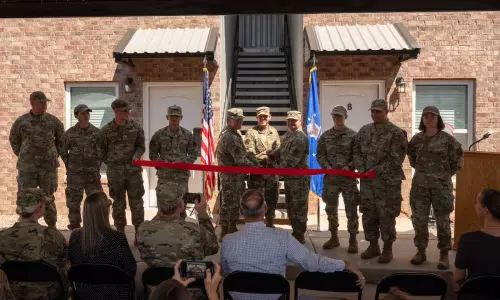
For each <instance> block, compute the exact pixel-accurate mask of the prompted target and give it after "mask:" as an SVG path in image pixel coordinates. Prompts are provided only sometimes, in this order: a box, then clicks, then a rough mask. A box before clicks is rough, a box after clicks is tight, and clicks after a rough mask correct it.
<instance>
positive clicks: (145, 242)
mask: <svg viewBox="0 0 500 300" xmlns="http://www.w3.org/2000/svg"><path fill="white" fill-rule="evenodd" d="M164 185H165V188H166V190H168V191H169V193H166V194H164V196H163V197H162V198H158V215H157V216H156V217H154V218H153V220H151V221H145V222H144V223H143V224H142V225H141V226H139V230H138V234H137V241H138V248H139V252H140V253H141V259H142V260H143V261H144V262H145V263H146V264H147V265H148V266H150V267H158V266H169V267H173V266H174V265H175V263H176V261H177V260H179V259H188V260H202V259H203V258H204V257H206V256H209V255H213V254H216V253H217V252H218V251H219V244H218V243H217V236H216V235H215V229H214V227H213V225H212V221H211V220H210V217H209V216H208V214H207V201H206V200H205V199H204V198H203V197H202V199H201V201H200V202H196V203H195V210H196V212H197V215H198V222H199V225H198V224H195V223H192V222H187V221H185V220H184V219H183V218H182V217H181V213H182V212H183V211H184V209H185V205H184V201H182V197H183V195H184V187H182V186H180V185H179V184H178V183H177V182H174V181H169V182H166V183H165V184H164ZM188 291H189V292H190V294H191V295H192V296H193V299H205V298H206V296H205V295H204V293H203V291H202V290H200V289H188Z"/></svg>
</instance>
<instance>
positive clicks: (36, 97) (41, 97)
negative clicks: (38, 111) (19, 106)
mask: <svg viewBox="0 0 500 300" xmlns="http://www.w3.org/2000/svg"><path fill="white" fill-rule="evenodd" d="M30 100H33V101H37V102H47V101H50V99H49V98H47V96H45V94H44V93H43V92H41V91H35V92H33V93H31V95H30Z"/></svg>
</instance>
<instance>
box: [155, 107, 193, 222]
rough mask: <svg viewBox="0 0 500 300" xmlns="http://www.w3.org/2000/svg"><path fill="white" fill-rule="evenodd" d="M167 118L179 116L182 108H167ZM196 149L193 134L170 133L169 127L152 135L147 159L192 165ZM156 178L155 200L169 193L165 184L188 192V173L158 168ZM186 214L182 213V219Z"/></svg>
mask: <svg viewBox="0 0 500 300" xmlns="http://www.w3.org/2000/svg"><path fill="white" fill-rule="evenodd" d="M167 115H168V116H181V117H182V108H180V107H179V106H176V105H174V106H170V107H169V108H168V114H167ZM198 155H199V154H198V149H197V148H196V144H195V142H194V138H193V134H192V133H191V132H190V131H189V130H187V129H185V128H183V127H179V129H178V130H177V131H176V132H172V131H171V130H170V127H168V126H167V127H165V128H162V129H160V130H158V131H157V132H155V134H154V135H153V137H152V138H151V142H150V143H149V159H150V160H160V161H166V162H176V161H183V162H185V163H190V164H192V163H194V162H195V161H196V158H197V157H198ZM156 175H157V176H158V185H157V186H156V198H157V199H160V198H162V197H164V196H165V194H166V193H169V192H170V191H169V190H168V189H167V188H166V186H165V184H166V183H169V182H175V183H177V184H178V185H179V186H180V187H181V188H182V189H183V191H184V193H187V192H188V182H189V175H190V173H189V171H188V170H176V169H168V168H160V169H158V170H157V171H156ZM185 215H186V213H185V212H183V217H185Z"/></svg>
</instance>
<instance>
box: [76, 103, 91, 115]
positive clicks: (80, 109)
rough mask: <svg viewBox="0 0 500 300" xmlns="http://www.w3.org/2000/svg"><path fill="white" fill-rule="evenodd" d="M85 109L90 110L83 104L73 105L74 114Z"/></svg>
mask: <svg viewBox="0 0 500 300" xmlns="http://www.w3.org/2000/svg"><path fill="white" fill-rule="evenodd" d="M86 111H90V112H92V110H91V109H90V108H89V107H88V106H87V105H85V104H78V105H77V106H76V107H75V110H74V113H75V115H76V114H78V113H79V112H86Z"/></svg>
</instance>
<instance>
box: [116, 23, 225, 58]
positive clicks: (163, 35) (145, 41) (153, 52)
mask: <svg viewBox="0 0 500 300" xmlns="http://www.w3.org/2000/svg"><path fill="white" fill-rule="evenodd" d="M218 36H219V28H217V27H213V28H165V29H130V30H128V31H127V33H125V35H124V36H123V38H122V40H121V41H120V42H119V43H118V46H116V49H115V50H114V51H113V57H114V58H115V60H121V59H123V58H151V57H179V56H180V57H203V56H207V60H213V59H214V53H215V50H216V47H217V38H218Z"/></svg>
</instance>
